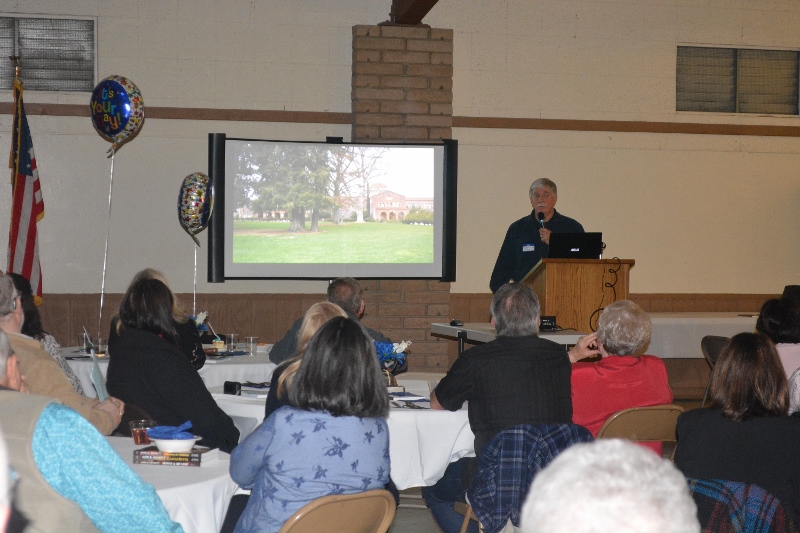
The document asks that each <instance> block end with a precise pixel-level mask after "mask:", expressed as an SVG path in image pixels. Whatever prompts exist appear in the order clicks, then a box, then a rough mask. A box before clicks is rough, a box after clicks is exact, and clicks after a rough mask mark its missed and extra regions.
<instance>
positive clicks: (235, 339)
mask: <svg viewBox="0 0 800 533" xmlns="http://www.w3.org/2000/svg"><path fill="white" fill-rule="evenodd" d="M238 349H239V334H238V333H228V351H229V352H235V351H236V350H238Z"/></svg>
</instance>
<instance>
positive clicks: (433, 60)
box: [352, 26, 453, 372]
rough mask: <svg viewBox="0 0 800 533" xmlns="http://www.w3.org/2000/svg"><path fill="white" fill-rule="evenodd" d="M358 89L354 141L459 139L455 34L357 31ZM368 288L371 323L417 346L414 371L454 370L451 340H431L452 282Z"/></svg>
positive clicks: (413, 29) (412, 29)
mask: <svg viewBox="0 0 800 533" xmlns="http://www.w3.org/2000/svg"><path fill="white" fill-rule="evenodd" d="M352 83H353V87H352V99H353V100H352V101H353V129H352V138H353V141H356V142H364V141H375V142H424V141H438V140H441V139H450V138H452V125H453V30H446V29H436V28H423V27H419V26H354V27H353V82H352ZM362 286H363V287H364V290H365V295H364V299H365V300H366V302H367V308H366V313H365V317H364V323H365V324H366V325H368V326H369V327H372V328H374V329H377V330H379V331H381V332H383V333H384V334H385V335H387V336H388V337H389V338H391V339H392V340H394V341H400V340H411V341H412V342H413V344H412V345H411V348H410V349H409V357H408V361H409V370H415V371H425V370H430V371H438V372H444V371H446V370H447V369H448V368H449V366H450V360H449V358H448V346H449V344H450V342H449V341H446V340H443V339H438V338H436V337H431V335H430V325H431V322H442V321H447V320H449V314H450V284H449V283H440V282H437V281H425V280H376V281H364V282H362ZM451 357H452V355H451Z"/></svg>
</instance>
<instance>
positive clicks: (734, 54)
mask: <svg viewBox="0 0 800 533" xmlns="http://www.w3.org/2000/svg"><path fill="white" fill-rule="evenodd" d="M799 61H800V52H797V51H794V50H755V49H736V48H707V47H699V46H679V47H678V61H677V74H676V89H677V98H676V106H675V108H676V109H677V110H678V111H710V112H718V113H768V114H779V115H797V114H798V98H799V97H800V94H798V84H800V70H799V69H798V62H799Z"/></svg>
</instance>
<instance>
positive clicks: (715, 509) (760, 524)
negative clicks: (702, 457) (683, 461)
mask: <svg viewBox="0 0 800 533" xmlns="http://www.w3.org/2000/svg"><path fill="white" fill-rule="evenodd" d="M686 480H687V481H688V483H689V491H690V492H691V493H692V498H694V502H695V504H696V505H697V518H699V520H700V526H701V528H702V531H703V533H716V532H718V531H760V532H764V533H797V526H796V525H795V523H794V519H793V518H792V514H791V512H789V511H788V510H787V509H786V508H785V507H784V506H783V504H781V502H780V500H778V498H776V497H775V496H773V495H772V494H770V493H769V492H767V491H766V490H764V489H763V488H761V487H759V486H758V485H752V484H748V483H740V482H738V481H725V480H721V479H697V478H691V477H690V478H687V479H686Z"/></svg>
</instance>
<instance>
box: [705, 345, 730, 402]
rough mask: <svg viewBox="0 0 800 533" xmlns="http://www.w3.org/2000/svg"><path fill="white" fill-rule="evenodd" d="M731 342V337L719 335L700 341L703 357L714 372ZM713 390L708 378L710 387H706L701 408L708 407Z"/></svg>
mask: <svg viewBox="0 0 800 533" xmlns="http://www.w3.org/2000/svg"><path fill="white" fill-rule="evenodd" d="M729 340H730V338H729V337H720V336H718V335H706V336H705V337H703V338H702V339H700V350H701V351H702V352H703V357H705V358H706V363H708V366H709V367H710V368H711V370H714V365H716V364H717V359H718V358H719V354H720V353H721V352H722V349H723V348H724V347H725V345H726V344H727V343H728V341H729ZM710 390H711V377H710V376H709V378H708V385H706V393H705V394H703V401H702V402H701V403H700V407H705V406H706V400H708V392H709V391H710Z"/></svg>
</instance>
